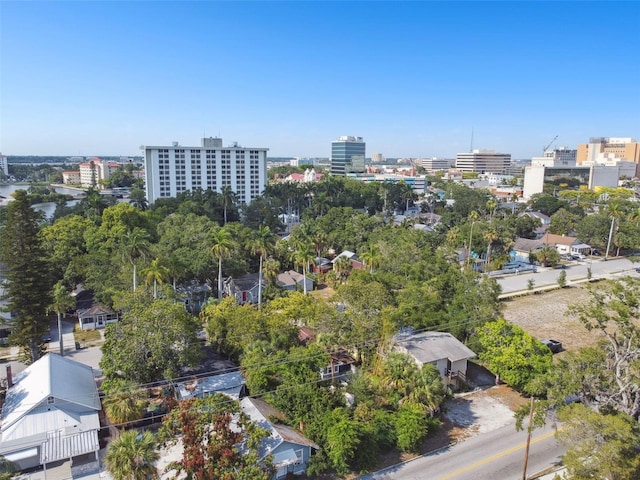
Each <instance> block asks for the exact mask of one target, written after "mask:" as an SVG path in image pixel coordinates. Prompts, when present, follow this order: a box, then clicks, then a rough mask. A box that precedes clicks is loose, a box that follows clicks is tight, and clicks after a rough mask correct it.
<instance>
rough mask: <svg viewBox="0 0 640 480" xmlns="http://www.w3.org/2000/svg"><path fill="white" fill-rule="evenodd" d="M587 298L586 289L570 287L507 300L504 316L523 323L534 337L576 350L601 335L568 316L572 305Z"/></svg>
mask: <svg viewBox="0 0 640 480" xmlns="http://www.w3.org/2000/svg"><path fill="white" fill-rule="evenodd" d="M588 301H589V293H588V292H587V290H586V289H585V288H583V287H581V286H574V287H567V288H563V289H558V290H552V291H548V292H544V293H540V294H536V295H527V296H523V297H515V298H513V299H509V300H506V301H504V302H503V305H504V310H503V315H504V318H505V320H508V321H510V322H512V323H515V324H516V325H519V326H521V327H522V328H523V329H524V330H525V331H526V332H527V333H529V334H530V335H532V336H534V337H535V338H538V339H543V338H552V339H554V340H558V341H560V342H562V345H563V347H564V349H565V350H577V349H579V348H581V347H585V346H589V345H593V344H595V343H597V341H598V339H600V338H602V337H600V336H599V334H598V333H597V332H589V331H587V329H586V328H584V327H583V326H582V324H581V323H580V322H579V321H578V320H577V319H575V318H572V317H569V316H567V315H565V312H566V310H567V307H568V306H569V305H573V304H584V303H586V302H588Z"/></svg>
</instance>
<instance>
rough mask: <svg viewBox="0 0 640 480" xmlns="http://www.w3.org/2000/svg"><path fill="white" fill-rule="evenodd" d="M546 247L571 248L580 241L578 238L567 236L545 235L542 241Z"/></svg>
mask: <svg viewBox="0 0 640 480" xmlns="http://www.w3.org/2000/svg"><path fill="white" fill-rule="evenodd" d="M540 241H541V242H543V243H544V244H545V245H549V246H555V245H567V246H571V245H573V244H574V243H576V242H577V241H578V239H577V238H576V237H569V236H566V235H556V234H555V233H545V234H544V236H543V237H542V238H541V239H540Z"/></svg>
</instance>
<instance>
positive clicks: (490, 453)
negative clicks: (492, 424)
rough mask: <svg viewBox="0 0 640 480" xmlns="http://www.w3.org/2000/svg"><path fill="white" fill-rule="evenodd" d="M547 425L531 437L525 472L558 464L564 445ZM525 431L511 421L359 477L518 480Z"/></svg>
mask: <svg viewBox="0 0 640 480" xmlns="http://www.w3.org/2000/svg"><path fill="white" fill-rule="evenodd" d="M554 434H555V429H554V428H553V427H552V426H550V425H547V426H545V427H544V428H543V429H540V430H535V431H534V432H533V435H532V439H531V446H530V450H529V461H528V465H527V476H530V475H533V474H534V473H538V472H541V471H543V470H545V469H547V468H548V467H550V466H552V465H556V464H559V463H560V461H561V458H562V455H564V453H565V449H564V448H563V447H562V446H561V445H560V444H558V442H557V441H556V440H555V436H554ZM526 439H527V434H526V432H524V431H523V432H516V430H515V427H514V425H513V424H511V425H508V426H506V427H502V428H499V429H497V430H493V431H491V432H488V433H485V434H483V435H478V436H475V437H472V438H470V439H468V440H466V441H464V442H462V443H459V444H457V445H453V446H451V447H446V448H444V449H440V450H438V451H436V452H432V453H429V454H427V455H425V456H422V457H419V458H417V459H414V460H412V461H409V462H405V463H402V464H398V465H394V466H393V467H390V468H388V469H385V470H381V471H379V472H376V473H373V474H369V475H364V476H362V477H360V479H361V480H425V479H428V480H454V479H455V480H496V479H500V480H510V479H513V480H519V479H521V478H522V471H523V466H524V454H525V446H526Z"/></svg>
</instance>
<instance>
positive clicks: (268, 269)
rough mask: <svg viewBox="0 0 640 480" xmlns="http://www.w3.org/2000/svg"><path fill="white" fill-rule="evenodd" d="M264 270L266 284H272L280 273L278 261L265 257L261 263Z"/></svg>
mask: <svg viewBox="0 0 640 480" xmlns="http://www.w3.org/2000/svg"><path fill="white" fill-rule="evenodd" d="M262 269H263V271H264V278H265V279H266V280H267V283H268V284H273V283H274V282H275V281H276V278H277V277H278V273H280V262H278V261H277V260H276V259H275V258H267V259H266V260H265V262H264V264H263V265H262Z"/></svg>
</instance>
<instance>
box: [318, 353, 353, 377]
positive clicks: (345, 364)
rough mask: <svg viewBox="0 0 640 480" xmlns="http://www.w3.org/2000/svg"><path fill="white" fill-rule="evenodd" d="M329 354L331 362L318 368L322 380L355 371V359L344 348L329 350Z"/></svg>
mask: <svg viewBox="0 0 640 480" xmlns="http://www.w3.org/2000/svg"><path fill="white" fill-rule="evenodd" d="M330 356H331V363H330V364H329V365H327V366H326V367H325V368H323V369H322V370H320V378H321V379H322V380H328V379H334V378H337V377H342V376H344V375H347V374H349V373H355V371H356V360H355V359H354V358H353V356H352V355H351V354H350V353H349V352H347V351H346V350H345V349H344V348H339V349H338V350H337V351H335V352H331V353H330Z"/></svg>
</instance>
